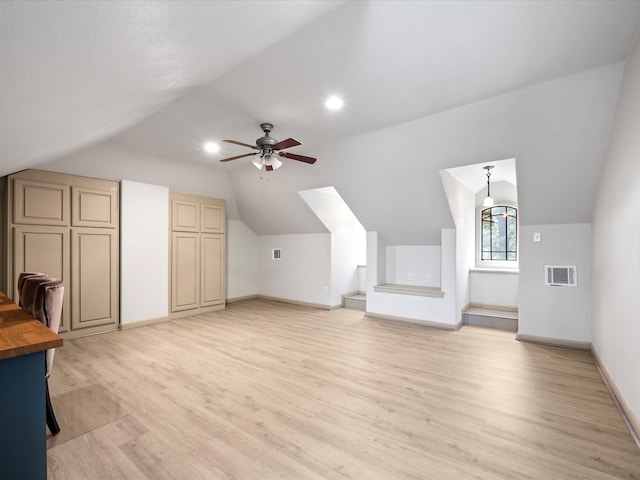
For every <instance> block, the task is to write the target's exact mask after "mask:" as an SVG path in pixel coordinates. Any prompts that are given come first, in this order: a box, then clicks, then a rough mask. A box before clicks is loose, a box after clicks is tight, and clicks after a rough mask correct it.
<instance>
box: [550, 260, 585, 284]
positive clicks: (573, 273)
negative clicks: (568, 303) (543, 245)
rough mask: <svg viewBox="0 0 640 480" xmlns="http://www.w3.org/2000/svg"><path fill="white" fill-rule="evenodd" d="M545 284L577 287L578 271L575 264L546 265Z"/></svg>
mask: <svg viewBox="0 0 640 480" xmlns="http://www.w3.org/2000/svg"><path fill="white" fill-rule="evenodd" d="M544 274H545V275H544V284H545V285H550V286H553V287H577V286H578V272H577V270H576V266H575V265H545V266H544Z"/></svg>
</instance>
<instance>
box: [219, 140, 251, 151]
mask: <svg viewBox="0 0 640 480" xmlns="http://www.w3.org/2000/svg"><path fill="white" fill-rule="evenodd" d="M222 141H223V142H227V143H235V144H236V145H242V146H243V147H249V148H253V149H254V150H260V149H259V148H258V147H256V146H255V145H249V144H248V143H242V142H237V141H235V140H222Z"/></svg>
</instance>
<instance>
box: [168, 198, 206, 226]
mask: <svg viewBox="0 0 640 480" xmlns="http://www.w3.org/2000/svg"><path fill="white" fill-rule="evenodd" d="M171 230H174V231H178V232H199V231H200V205H199V204H197V203H194V202H187V201H184V200H172V201H171Z"/></svg>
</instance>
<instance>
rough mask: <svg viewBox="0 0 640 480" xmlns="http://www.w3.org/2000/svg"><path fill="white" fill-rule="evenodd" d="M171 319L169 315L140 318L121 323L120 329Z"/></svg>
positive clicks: (144, 325)
mask: <svg viewBox="0 0 640 480" xmlns="http://www.w3.org/2000/svg"><path fill="white" fill-rule="evenodd" d="M170 320H171V319H170V318H169V317H158V318H149V319H147V320H138V321H136V322H127V323H121V324H120V327H119V329H120V330H129V329H131V328H138V327H146V326H147V325H154V324H156V323H165V322H169V321H170Z"/></svg>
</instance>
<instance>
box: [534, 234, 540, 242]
mask: <svg viewBox="0 0 640 480" xmlns="http://www.w3.org/2000/svg"><path fill="white" fill-rule="evenodd" d="M533 241H534V242H539V241H541V237H540V232H533Z"/></svg>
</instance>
